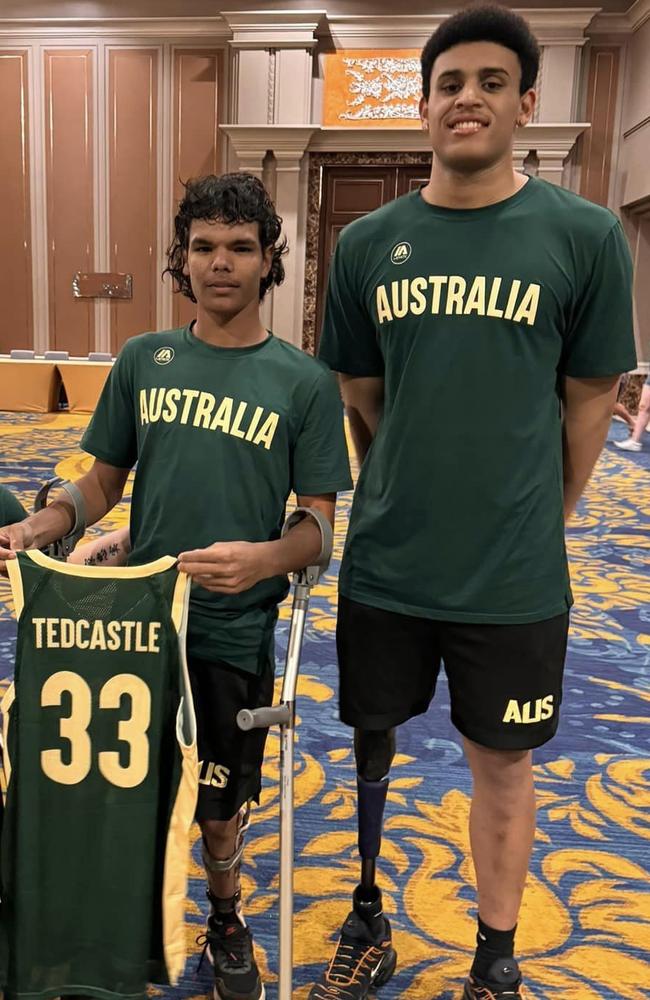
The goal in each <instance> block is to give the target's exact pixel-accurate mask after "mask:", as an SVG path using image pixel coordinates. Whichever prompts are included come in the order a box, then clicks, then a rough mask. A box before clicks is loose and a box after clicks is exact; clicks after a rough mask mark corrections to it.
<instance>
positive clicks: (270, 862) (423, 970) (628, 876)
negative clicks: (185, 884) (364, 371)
mask: <svg viewBox="0 0 650 1000" xmlns="http://www.w3.org/2000/svg"><path fill="white" fill-rule="evenodd" d="M86 422H87V418H85V417H74V416H69V415H54V414H50V415H45V416H40V415H39V416H36V415H34V416H31V415H22V414H21V415H18V414H2V415H1V416H0V455H1V459H0V481H1V482H3V483H4V484H5V485H7V486H9V487H10V488H11V489H12V490H13V491H15V493H16V494H17V496H18V497H19V499H21V500H22V501H23V502H24V503H25V504H26V505H30V504H31V502H32V500H33V497H34V493H35V491H36V489H37V487H38V486H39V485H40V484H41V483H42V482H43V481H44V480H45V479H47V478H48V477H49V476H51V475H52V474H54V473H57V474H58V475H62V476H65V477H68V478H71V479H74V478H76V477H77V476H78V475H80V474H81V473H82V472H83V471H84V470H85V469H86V468H88V466H89V463H90V461H91V460H90V459H89V458H88V456H85V455H83V453H82V452H80V451H79V448H78V442H79V439H80V437H81V432H82V429H83V428H84V427H85V424H86ZM625 433H626V432H625V429H624V427H623V425H622V424H619V423H613V424H612V428H611V431H610V441H609V443H608V445H607V446H606V448H605V451H604V452H603V455H602V457H601V459H600V462H599V464H598V467H597V469H596V471H595V473H594V476H593V478H592V481H591V483H590V485H589V487H588V490H587V493H586V495H585V498H584V500H583V501H582V503H581V504H580V508H579V512H578V515H577V516H576V517H575V518H574V520H573V522H572V524H571V527H570V529H569V532H568V549H569V553H570V559H571V575H572V581H573V588H574V594H575V597H576V606H575V609H574V611H573V615H572V631H571V638H570V642H569V654H568V662H567V670H566V680H565V694H564V702H563V706H562V719H561V724H560V731H559V734H558V735H557V737H556V738H555V740H554V741H552V742H551V743H550V744H548V745H547V746H545V747H543V748H541V749H540V750H539V751H537V752H536V758H535V759H536V769H535V770H536V780H537V792H538V800H539V812H538V823H537V837H536V842H535V849H534V854H533V860H532V865H531V872H530V876H529V879H528V884H527V889H526V894H525V898H524V906H523V910H522V913H521V920H520V925H519V933H518V954H519V956H520V958H521V960H522V964H523V967H524V972H525V977H526V983H527V987H528V995H529V997H531V998H534V1000H644V998H648V997H650V877H649V872H650V446H646V451H645V452H642V453H640V454H635V455H630V454H624V453H621V452H618V451H617V450H616V449H615V448H614V447H612V442H613V440H615V439H619V438H621V437H623V436H625ZM129 492H130V488H127V493H126V502H125V503H123V504H121V505H120V506H119V507H118V508H116V509H115V510H114V511H113V512H112V514H111V515H110V517H109V518H107V519H106V521H104V522H103V523H102V529H103V530H110V529H111V528H113V527H115V526H117V525H119V524H123V523H125V520H126V509H127V503H128V498H129ZM350 503H351V494H345V495H343V496H342V497H341V499H340V504H339V518H338V528H337V536H336V548H335V560H334V562H333V563H332V567H331V570H330V572H329V573H328V574H327V576H326V577H325V579H324V580H323V582H322V583H321V584H320V585H319V586H318V587H317V588H316V591H315V594H314V597H313V600H312V606H311V609H310V612H309V620H308V625H307V630H306V636H305V645H304V655H303V661H302V675H301V680H300V687H299V715H300V717H301V725H300V727H299V730H298V744H297V759H298V767H299V770H298V773H297V778H296V852H297V862H296V871H295V886H296V914H295V962H296V971H295V984H296V986H295V992H294V995H295V997H296V998H298V1000H304V998H306V996H307V992H308V984H309V983H310V982H312V981H313V978H314V977H315V976H316V974H317V972H318V971H319V970H320V968H321V967H322V966H323V964H324V963H325V962H326V960H327V959H328V957H329V956H330V954H331V950H332V943H333V941H334V939H335V937H336V933H337V930H338V927H339V925H340V923H341V921H342V920H343V918H344V916H345V914H346V912H347V909H348V905H349V898H350V893H351V891H352V889H353V888H354V885H355V884H356V881H357V878H358V871H359V865H358V858H357V850H356V817H355V768H354V760H353V754H352V747H351V739H350V732H349V731H348V730H347V729H346V728H345V727H343V726H342V725H341V723H340V722H339V721H338V715H337V705H336V664H335V649H334V627H335V609H336V575H337V569H338V562H339V560H340V557H341V552H342V547H343V539H344V534H345V528H346V524H347V515H348V512H349V507H350ZM11 610H12V609H11V600H10V596H9V589H8V585H7V583H6V581H0V676H1V677H2V678H7V677H8V676H9V675H10V674H11V670H12V656H13V645H14V634H15V625H14V622H13V620H12V615H11ZM289 613H290V612H289V607H288V606H285V607H283V609H282V614H281V619H280V623H279V626H278V659H279V662H280V663H281V662H282V658H283V654H284V650H285V648H286V640H287V634H288V619H289ZM448 716H449V713H448V697H447V689H446V685H445V684H444V683H443V682H441V683H440V684H439V689H438V693H437V695H436V699H435V702H434V704H433V705H432V707H431V709H430V711H429V713H428V714H427V715H426V716H421V717H419V718H417V719H414V720H412V721H411V722H410V723H409V724H407V725H405V726H404V727H402V729H401V730H400V732H399V742H398V756H397V758H396V762H395V766H394V769H393V772H392V780H391V785H390V791H389V795H388V804H387V809H386V824H385V836H384V843H383V860H382V864H381V879H380V881H381V885H382V887H383V889H384V896H385V903H386V908H387V910H388V912H389V915H390V917H391V921H392V924H393V928H394V934H395V942H396V947H397V950H398V953H399V965H398V972H397V974H396V976H395V978H394V979H393V980H392V981H391V983H390V984H389V985H388V986H386V987H385V988H384V989H383V990H382V991H381V993H380V1000H396V998H408V1000H452V998H456V997H458V996H459V995H460V992H461V981H462V979H463V978H464V976H465V975H466V973H467V971H468V968H469V964H470V961H471V956H472V953H473V938H474V933H475V902H474V890H473V887H472V886H473V868H472V863H471V857H470V851H469V841H468V833H467V820H468V811H469V801H470V800H469V796H470V779H469V774H468V771H467V769H466V767H465V765H464V763H463V759H462V755H461V748H460V741H459V738H458V734H457V733H456V732H455V730H454V729H453V728H452V726H451V724H450V722H449V717H448ZM278 746H279V741H278V737H277V736H276V735H271V736H270V737H269V744H268V751H269V752H268V755H267V761H266V765H265V789H264V792H263V796H262V801H261V804H260V807H259V808H258V809H257V810H256V811H255V813H254V820H253V826H252V830H251V833H250V837H249V846H248V850H247V855H246V856H247V862H246V865H245V868H244V875H243V888H244V897H245V899H246V900H247V904H246V913H247V916H248V918H249V920H250V923H251V925H252V927H253V931H254V934H255V939H256V943H257V951H258V957H259V960H260V965H261V968H262V970H263V971H264V974H265V979H266V982H267V995H268V997H269V998H270V1000H274V998H275V996H276V990H275V983H276V981H277V980H276V962H277V932H276V900H277V887H278V885H277V850H278V823H277V814H278ZM197 837H198V831H197ZM193 859H194V860H193V867H192V871H191V882H190V898H189V900H188V904H187V920H188V925H187V935H188V947H189V951H190V953H191V954H190V959H189V961H188V964H187V967H186V970H185V974H184V976H183V979H182V982H181V984H180V985H179V986H178V987H176V988H175V989H170V988H164V989H163V988H159V987H152V988H151V992H152V994H153V995H154V996H160V997H163V998H164V1000H181V998H182V1000H185V998H189V997H192V998H194V997H197V998H198V997H205V996H207V995H208V994H209V993H210V989H211V987H210V975H209V968H208V966H207V963H204V965H203V967H202V969H201V970H200V972H198V973H197V971H196V969H197V965H198V959H199V954H200V947H199V946H198V945H197V944H196V938H197V937H198V936H199V935H200V934H201V932H202V929H203V926H204V918H205V912H206V906H205V899H204V889H203V883H204V880H203V875H202V869H201V865H200V860H199V859H200V853H199V845H198V841H197V840H196V839H195V844H194V850H193Z"/></svg>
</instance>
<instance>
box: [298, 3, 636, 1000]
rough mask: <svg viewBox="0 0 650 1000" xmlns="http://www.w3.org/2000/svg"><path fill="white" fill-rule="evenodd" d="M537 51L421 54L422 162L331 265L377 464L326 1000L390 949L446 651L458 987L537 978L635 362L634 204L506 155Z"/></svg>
mask: <svg viewBox="0 0 650 1000" xmlns="http://www.w3.org/2000/svg"><path fill="white" fill-rule="evenodd" d="M538 68H539V48H538V45H537V42H536V40H535V38H534V37H533V35H532V34H531V32H530V29H529V27H528V25H527V24H526V22H525V21H524V20H522V18H520V17H519V16H518V15H516V14H515V13H513V12H512V11H510V10H508V9H507V8H505V7H500V6H490V5H488V6H472V7H468V8H467V9H465V10H462V11H461V12H459V13H458V14H456V15H454V16H452V17H450V18H449V19H447V20H446V21H444V22H443V23H442V25H441V26H440V28H439V29H438V31H437V32H436V33H435V34H434V35H433V36H432V37H431V39H430V40H429V41H428V42H427V44H426V45H425V47H424V50H423V52H422V91H423V96H422V99H421V102H420V115H421V122H422V127H423V128H424V129H425V130H426V131H427V132H428V134H429V137H430V140H431V146H432V149H433V152H434V157H433V163H432V167H431V175H430V179H429V182H428V184H426V185H425V186H424V187H423V188H422V189H421V190H418V191H413V192H412V193H410V194H407V195H405V196H404V197H403V198H400V199H398V200H397V201H395V202H393V203H392V204H389V205H387V206H385V207H383V208H381V209H379V210H378V211H376V212H373V213H371V214H370V215H368V216H366V217H365V218H362V219H359V220H357V221H356V222H353V223H352V224H351V225H350V226H348V227H347V228H346V229H345V230H344V231H343V233H342V234H341V236H340V239H339V242H338V246H337V248H336V252H335V255H334V259H333V262H332V267H331V272H330V283H329V291H328V300H327V308H326V315H325V324H324V331H323V336H322V340H321V347H320V355H321V357H322V358H323V359H324V360H325V361H327V362H328V364H329V365H330V366H331V367H332V368H333V369H334V370H336V371H338V372H340V373H341V382H342V386H343V395H344V401H345V403H346V407H347V410H348V414H349V417H350V425H351V431H352V434H353V437H354V439H355V444H356V448H357V451H358V454H359V458H360V459H361V460H362V461H363V466H362V469H361V475H360V479H359V483H358V487H357V492H356V496H355V499H354V504H353V508H352V514H351V520H350V530H349V534H348V538H347V544H346V549H345V554H344V557H343V563H342V567H341V575H340V603H339V619H338V634H337V640H338V652H339V665H340V674H341V692H340V702H341V718H342V719H343V721H344V722H346V723H347V724H348V725H350V726H352V727H354V729H355V750H356V759H357V771H358V789H359V833H360V836H359V843H360V848H361V854H362V860H363V867H362V879H361V884H360V885H359V887H358V888H357V890H356V891H355V893H354V899H353V908H352V912H351V913H350V915H349V917H348V918H347V920H346V921H345V923H344V925H343V930H342V932H341V937H340V941H339V943H338V945H337V948H336V952H335V956H334V958H333V960H332V962H331V964H330V966H329V968H328V969H327V970H326V971H325V972H324V974H323V976H322V978H321V981H320V982H319V984H318V985H317V986H315V987H314V988H313V990H312V992H311V994H310V997H311V1000H326V998H334V997H336V998H337V1000H341V998H343V997H344V998H345V1000H359V998H362V997H366V996H367V995H368V992H369V990H371V989H373V988H376V987H377V986H378V985H381V983H383V982H385V981H386V980H387V979H388V978H389V976H390V975H391V974H392V971H393V969H394V968H395V951H394V949H393V947H392V944H391V934H390V927H389V926H388V922H387V921H386V919H385V918H384V917H383V915H382V907H381V893H380V892H379V890H378V888H377V886H376V885H375V879H374V865H375V858H376V856H377V855H378V853H379V846H380V839H379V832H380V830H381V816H382V811H383V801H384V799H385V795H386V788H387V785H388V773H389V770H390V766H391V762H392V759H393V754H394V750H395V741H394V732H395V728H396V727H397V726H399V725H401V723H403V722H406V721H407V719H409V718H411V717H413V716H414V715H417V714H419V713H422V712H426V710H427V707H428V705H429V703H430V701H431V699H432V697H433V694H434V691H435V686H436V679H437V676H438V673H439V669H440V665H441V661H444V664H445V670H446V674H447V677H448V681H449V694H450V699H451V717H452V721H453V723H454V725H455V726H456V728H457V729H458V731H459V734H460V738H461V739H462V743H463V747H464V751H465V756H466V759H467V762H468V764H469V766H470V769H471V772H472V778H473V796H472V804H471V812H470V821H469V834H470V843H471V850H472V857H473V862H474V868H475V872H476V881H477V888H478V908H477V920H478V935H477V948H476V953H475V956H474V960H473V962H472V966H471V970H470V974H469V977H468V978H467V981H466V983H465V987H464V997H465V1000H497V998H498V1000H505V998H508V1000H510V998H514V997H520V996H522V993H521V987H520V983H521V976H520V972H519V968H518V965H517V962H516V961H515V959H514V954H515V950H514V938H515V927H516V924H517V919H518V914H519V909H520V904H521V899H522V893H523V889H524V883H525V881H526V874H527V870H528V863H529V858H530V854H531V848H532V844H533V838H534V834H535V794H534V788H533V770H532V749H533V748H534V747H538V746H540V745H541V744H543V743H545V742H546V741H547V740H549V739H550V738H551V737H552V736H553V734H554V733H555V730H556V728H557V724H558V713H559V709H560V702H561V698H562V674H563V668H564V658H565V650H566V642H567V630H568V612H569V608H570V606H571V603H572V597H571V589H570V584H569V574H568V569H567V560H566V553H565V546H564V524H565V521H566V520H567V519H568V518H569V517H570V516H571V513H572V511H573V510H574V508H575V505H576V503H577V501H578V498H579V497H580V494H581V493H582V490H583V489H584V487H585V484H586V483H587V480H588V479H589V476H590V474H591V471H592V469H593V466H594V463H595V462H596V459H597V457H598V455H599V453H600V451H601V448H602V446H603V443H604V441H605V438H606V435H607V429H608V427H609V422H610V418H611V413H612V408H613V405H614V401H615V398H616V388H617V384H618V380H619V375H620V374H621V373H622V372H625V371H628V370H629V369H631V368H634V366H635V363H636V362H635V352H634V339H633V332H632V295H631V264H630V255H629V251H628V248H627V244H626V241H625V238H624V236H623V233H622V229H621V225H620V222H619V220H618V219H617V218H616V217H615V216H614V215H613V214H612V213H611V212H609V211H608V210H607V209H604V208H601V207H600V206H597V205H593V204H590V203H589V202H587V201H584V200H582V199H581V198H579V197H577V196H576V195H574V194H572V193H571V192H569V191H566V190H563V189H562V188H561V187H556V186H555V185H553V184H548V183H546V182H544V181H542V180H538V179H536V178H533V177H531V178H528V177H526V176H524V175H523V174H520V173H517V172H516V171H515V170H514V168H513V139H514V134H515V132H516V130H517V129H518V128H520V127H521V126H523V125H525V124H527V123H528V122H529V121H530V120H531V118H532V116H533V111H534V107H535V91H534V86H535V81H536V78H537V74H538ZM459 398H462V399H463V400H464V403H463V407H462V413H461V415H460V417H458V418H457V419H454V420H453V422H450V421H449V420H448V414H449V413H450V412H451V411H452V410H453V411H454V412H456V411H457V409H458V407H457V403H458V399H459ZM430 888H431V893H432V895H433V899H434V900H435V891H436V882H435V879H433V880H432V882H431V886H430ZM434 905H435V904H434ZM439 937H440V939H441V940H443V941H444V940H445V928H444V925H441V926H440V928H439ZM468 944H469V941H468Z"/></svg>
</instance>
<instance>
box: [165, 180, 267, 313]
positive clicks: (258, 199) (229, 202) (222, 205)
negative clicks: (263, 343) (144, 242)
mask: <svg viewBox="0 0 650 1000" xmlns="http://www.w3.org/2000/svg"><path fill="white" fill-rule="evenodd" d="M183 186H184V188H185V196H184V197H183V200H182V201H181V203H180V205H179V206H178V213H177V215H176V218H175V219H174V238H173V239H172V241H171V243H170V245H169V247H168V249H167V267H166V268H165V270H164V271H163V275H165V274H171V276H172V281H173V282H174V285H175V286H176V287H175V289H174V290H175V291H177V292H182V294H183V295H186V296H187V298H188V299H191V300H192V302H196V298H195V297H194V292H193V291H192V285H191V284H190V279H189V277H188V275H186V274H184V273H183V267H184V265H185V261H186V259H187V251H188V248H189V240H190V227H191V225H192V220H193V219H205V220H207V221H212V220H214V219H218V220H219V221H220V222H225V223H227V224H231V225H232V224H234V223H237V222H257V223H258V225H259V230H260V243H261V245H262V250H268V249H269V248H271V249H272V251H273V255H272V260H271V269H270V271H269V273H268V274H267V276H266V277H265V278H262V279H261V281H260V301H261V300H262V299H263V298H264V296H265V295H266V293H267V292H268V290H269V288H272V287H273V285H281V284H282V282H283V281H284V265H283V263H282V257H283V256H284V254H285V253H287V241H286V239H285V238H282V239H281V238H280V237H281V232H282V219H281V218H280V216H279V215H278V214H277V212H276V211H275V206H274V204H273V202H272V201H271V199H270V198H269V195H268V192H267V190H266V188H265V187H264V185H263V184H262V182H261V181H260V180H259V178H257V177H255V175H254V174H246V173H237V174H222V175H221V176H219V177H218V176H217V175H216V174H207V175H206V176H205V177H194V178H192V179H191V180H189V181H187V183H186V184H184V185H183Z"/></svg>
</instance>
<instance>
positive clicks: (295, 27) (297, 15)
mask: <svg viewBox="0 0 650 1000" xmlns="http://www.w3.org/2000/svg"><path fill="white" fill-rule="evenodd" d="M221 16H222V17H223V18H224V20H225V22H226V24H227V25H228V27H229V28H230V31H231V33H232V39H231V45H232V47H233V48H236V49H269V48H282V49H290V48H301V49H304V48H308V49H311V48H315V47H316V45H317V44H318V42H317V39H316V38H315V37H314V32H315V31H316V29H317V28H318V25H319V24H320V23H321V22H322V21H323V19H324V18H325V17H326V16H327V14H326V11H324V10H300V11H289V10H276V11H269V10H249V11H238V10H224V11H221Z"/></svg>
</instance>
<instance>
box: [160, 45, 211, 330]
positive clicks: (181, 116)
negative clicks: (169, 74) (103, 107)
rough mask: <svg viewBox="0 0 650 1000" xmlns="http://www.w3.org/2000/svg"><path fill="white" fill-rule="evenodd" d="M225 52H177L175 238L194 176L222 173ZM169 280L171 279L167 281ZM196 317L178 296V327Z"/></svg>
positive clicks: (175, 308)
mask: <svg viewBox="0 0 650 1000" xmlns="http://www.w3.org/2000/svg"><path fill="white" fill-rule="evenodd" d="M222 61H223V60H222V58H221V53H220V52H219V51H218V50H215V49H187V48H183V49H175V50H174V60H173V66H174V69H173V88H174V91H173V92H174V97H173V100H174V121H173V129H174V132H173V136H174V160H173V175H172V176H173V183H174V204H173V211H172V214H171V215H170V217H169V225H168V227H167V231H168V233H169V238H170V239H171V236H172V233H173V215H174V214H175V211H176V206H177V205H178V202H179V201H180V199H181V198H182V197H183V193H184V192H183V182H185V181H187V180H188V179H189V178H190V177H200V176H203V175H205V174H216V173H218V172H219V141H218V118H219V101H220V100H221V89H222V84H221V79H222ZM165 280H169V278H166V279H165ZM195 315H196V306H195V304H194V303H193V302H191V301H190V299H188V298H186V297H185V296H184V295H179V294H175V295H174V299H173V307H172V317H173V324H174V326H175V327H176V326H184V325H185V324H186V323H189V321H190V320H191V319H193V318H194V316H195Z"/></svg>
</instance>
